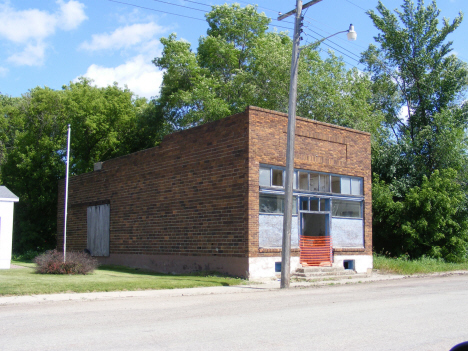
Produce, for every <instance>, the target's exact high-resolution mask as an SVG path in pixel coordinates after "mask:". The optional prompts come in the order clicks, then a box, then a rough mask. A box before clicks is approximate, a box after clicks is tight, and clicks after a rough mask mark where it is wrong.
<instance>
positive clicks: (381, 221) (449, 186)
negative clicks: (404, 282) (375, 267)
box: [373, 168, 468, 261]
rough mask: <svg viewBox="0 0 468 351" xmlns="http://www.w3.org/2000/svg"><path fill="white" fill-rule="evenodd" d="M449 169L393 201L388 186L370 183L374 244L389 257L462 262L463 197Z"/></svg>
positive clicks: (465, 232)
mask: <svg viewBox="0 0 468 351" xmlns="http://www.w3.org/2000/svg"><path fill="white" fill-rule="evenodd" d="M456 177H457V172H456V171H455V170H453V169H451V168H448V169H446V170H443V171H441V172H439V171H435V172H434V173H433V174H432V175H431V176H430V177H429V178H428V177H426V176H423V180H422V184H421V186H420V187H419V186H415V187H413V188H411V189H410V190H409V191H408V194H407V195H406V197H405V198H404V200H403V201H395V200H394V196H393V192H392V191H391V189H390V186H389V185H388V184H386V183H385V182H383V181H381V180H379V179H378V177H375V179H374V184H373V207H374V211H376V214H375V216H374V229H375V235H374V244H375V245H376V246H378V247H379V248H380V250H381V251H383V252H384V253H387V254H390V255H397V256H399V255H406V254H408V255H409V256H410V257H421V256H423V255H426V256H431V257H436V258H444V259H446V260H447V261H460V260H463V259H465V257H466V253H467V248H468V216H467V211H466V202H467V199H466V194H465V192H464V191H463V189H462V187H461V186H460V185H459V184H458V183H457V182H456Z"/></svg>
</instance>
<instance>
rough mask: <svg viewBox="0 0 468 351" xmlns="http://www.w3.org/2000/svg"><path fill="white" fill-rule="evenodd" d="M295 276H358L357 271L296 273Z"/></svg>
mask: <svg viewBox="0 0 468 351" xmlns="http://www.w3.org/2000/svg"><path fill="white" fill-rule="evenodd" d="M294 275H295V276H298V277H322V276H329V275H337V276H344V275H356V272H355V271H351V270H345V271H337V272H306V273H301V272H296V273H294Z"/></svg>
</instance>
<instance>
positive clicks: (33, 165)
mask: <svg viewBox="0 0 468 351" xmlns="http://www.w3.org/2000/svg"><path fill="white" fill-rule="evenodd" d="M91 83H92V82H91V81H89V80H87V79H84V78H83V79H80V80H79V81H78V82H77V83H70V84H69V85H67V86H64V87H63V89H62V90H59V91H55V90H52V89H49V88H39V87H38V88H35V89H32V90H30V91H29V92H28V93H27V94H24V95H23V96H22V97H21V98H19V99H16V100H15V101H14V102H12V103H9V104H7V106H6V107H4V108H3V110H2V111H3V114H2V116H3V118H4V119H5V120H6V121H7V123H8V127H7V129H6V131H7V133H6V135H7V137H6V138H5V140H6V142H7V143H9V145H8V150H7V154H6V160H5V162H4V163H3V164H2V166H1V170H2V180H3V183H4V184H5V185H6V186H7V187H8V188H9V189H10V190H12V191H13V192H14V193H15V194H16V195H18V196H19V198H20V202H19V203H18V205H17V206H16V209H15V226H14V233H13V240H14V241H13V249H14V250H15V251H26V250H30V249H38V248H39V249H48V248H53V247H55V237H56V233H57V228H56V222H57V186H58V181H59V180H60V179H62V178H64V176H65V161H66V142H67V140H66V137H67V125H68V124H70V125H71V129H72V134H71V135H72V138H71V155H70V161H71V167H70V168H71V169H70V171H71V174H72V175H73V174H80V173H84V172H89V171H91V170H92V169H93V164H94V162H97V161H105V160H108V159H110V158H113V157H117V156H121V155H125V154H128V153H129V152H133V151H137V150H139V149H141V148H144V147H149V146H154V144H155V143H157V141H158V138H159V137H160V135H159V133H160V132H159V129H158V127H157V126H158V124H157V123H156V122H158V121H159V120H158V119H157V118H152V116H153V115H154V113H153V112H152V111H153V110H154V104H153V105H151V104H148V103H147V101H146V100H145V99H134V98H133V95H132V93H131V92H130V91H129V90H128V89H126V88H125V89H121V88H119V87H118V86H117V85H113V86H108V87H106V88H98V87H96V86H93V85H92V84H91ZM0 122H1V121H0ZM150 122H154V124H153V125H152V127H151V128H149V127H148V126H147V125H148V124H149V123H150ZM159 125H160V124H159ZM139 126H141V127H143V128H142V130H143V132H142V133H141V134H140V133H139V130H138V127H139ZM0 130H2V132H3V128H2V125H0ZM142 136H144V138H141V137H142ZM2 138H3V136H2Z"/></svg>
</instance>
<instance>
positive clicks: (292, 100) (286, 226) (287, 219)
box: [278, 0, 322, 289]
mask: <svg viewBox="0 0 468 351" xmlns="http://www.w3.org/2000/svg"><path fill="white" fill-rule="evenodd" d="M320 1H322V0H313V1H310V2H308V3H307V4H306V5H304V7H303V6H302V1H301V0H296V9H295V10H292V11H289V12H288V13H286V14H284V15H281V16H279V17H278V21H281V20H282V19H285V18H287V17H289V16H291V15H293V14H295V15H296V19H295V21H294V37H293V49H292V59H291V78H290V81H289V106H288V133H287V139H288V141H287V146H286V184H285V194H284V217H283V243H282V250H281V285H280V287H281V288H282V289H284V288H289V283H290V275H291V223H292V206H293V180H294V136H295V134H296V98H297V69H298V64H299V54H300V50H299V44H300V41H301V30H302V29H301V27H302V9H303V8H304V9H305V8H307V7H309V6H312V5H314V4H316V3H318V2H320Z"/></svg>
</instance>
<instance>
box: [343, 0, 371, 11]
mask: <svg viewBox="0 0 468 351" xmlns="http://www.w3.org/2000/svg"><path fill="white" fill-rule="evenodd" d="M345 1H347V2H349V3H350V4H351V5H354V6H356V7H359V8H360V9H361V10H364V11H367V10H366V9H365V8H363V7H361V6H359V5H356V4H355V3H354V2H352V1H350V0H345Z"/></svg>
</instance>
